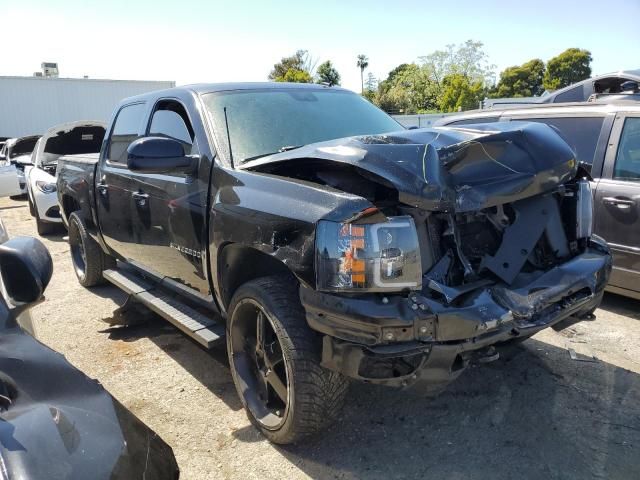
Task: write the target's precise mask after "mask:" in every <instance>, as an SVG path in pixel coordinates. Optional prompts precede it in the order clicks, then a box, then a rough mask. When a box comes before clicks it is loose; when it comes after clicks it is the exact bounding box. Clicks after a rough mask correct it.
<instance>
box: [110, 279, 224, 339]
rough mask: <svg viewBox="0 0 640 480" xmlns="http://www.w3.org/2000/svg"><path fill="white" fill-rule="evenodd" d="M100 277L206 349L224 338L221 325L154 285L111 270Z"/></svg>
mask: <svg viewBox="0 0 640 480" xmlns="http://www.w3.org/2000/svg"><path fill="white" fill-rule="evenodd" d="M102 276H103V277H104V278H105V279H106V280H108V281H109V282H111V283H113V284H114V285H115V286H116V287H118V288H119V289H121V290H124V291H125V292H126V293H128V294H129V295H131V296H132V297H133V300H135V301H138V302H140V303H142V304H143V305H145V306H146V307H148V308H149V309H150V310H153V311H154V312H155V313H157V314H158V315H160V316H161V317H163V318H165V319H166V320H168V321H169V322H171V323H172V324H173V325H174V326H175V327H177V328H179V329H180V330H182V331H183V332H184V333H186V334H187V335H189V336H190V337H191V338H193V339H194V340H195V341H196V342H198V343H199V344H200V345H202V346H204V347H206V348H211V346H212V345H213V344H214V343H215V342H217V341H218V340H220V339H222V338H224V336H225V329H224V325H223V324H221V323H218V322H216V321H215V320H213V319H211V318H209V317H208V316H207V315H203V314H202V313H200V312H198V311H196V310H194V309H193V308H191V307H190V306H188V305H186V304H184V303H183V302H181V301H180V300H178V299H177V298H175V297H174V296H172V295H169V294H167V293H165V292H163V291H161V290H159V289H156V288H155V287H156V286H157V284H155V283H152V282H149V281H147V280H144V279H142V278H140V277H139V276H138V275H136V274H135V273H133V272H128V271H125V270H116V269H111V270H105V271H104V272H102Z"/></svg>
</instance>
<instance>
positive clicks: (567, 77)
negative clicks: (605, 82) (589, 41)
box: [543, 48, 592, 90]
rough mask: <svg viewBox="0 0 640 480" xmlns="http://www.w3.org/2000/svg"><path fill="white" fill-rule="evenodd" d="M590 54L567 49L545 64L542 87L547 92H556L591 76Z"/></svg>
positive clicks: (580, 50)
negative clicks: (545, 69)
mask: <svg viewBox="0 0 640 480" xmlns="http://www.w3.org/2000/svg"><path fill="white" fill-rule="evenodd" d="M591 60H592V58H591V52H589V51H588V50H582V49H579V48H568V49H566V50H565V51H564V52H562V53H561V54H560V55H558V56H557V57H553V58H552V59H551V60H549V61H548V62H547V71H546V72H545V74H544V81H543V85H544V88H546V89H547V90H557V89H558V88H564V87H566V86H569V85H571V84H572V83H576V82H579V81H581V80H585V79H587V78H589V77H590V76H591Z"/></svg>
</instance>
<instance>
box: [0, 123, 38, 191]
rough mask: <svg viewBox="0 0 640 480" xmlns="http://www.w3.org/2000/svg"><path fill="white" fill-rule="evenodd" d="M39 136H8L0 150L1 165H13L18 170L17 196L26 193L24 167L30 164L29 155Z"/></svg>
mask: <svg viewBox="0 0 640 480" xmlns="http://www.w3.org/2000/svg"><path fill="white" fill-rule="evenodd" d="M39 138H40V135H30V136H28V137H20V138H10V139H9V140H7V141H6V142H5V144H4V146H3V147H2V151H0V161H1V162H2V165H3V166H4V165H14V166H15V168H16V170H17V171H18V182H19V184H20V192H19V193H18V194H17V196H19V195H24V194H25V193H27V186H26V179H25V169H26V167H28V166H29V165H31V156H32V153H33V150H34V148H35V145H36V142H37V141H38V139H39ZM12 196H13V195H12Z"/></svg>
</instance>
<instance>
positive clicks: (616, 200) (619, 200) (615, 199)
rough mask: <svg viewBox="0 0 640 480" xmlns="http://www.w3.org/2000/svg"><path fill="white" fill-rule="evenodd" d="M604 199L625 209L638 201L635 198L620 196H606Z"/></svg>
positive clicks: (605, 201)
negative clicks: (629, 198)
mask: <svg viewBox="0 0 640 480" xmlns="http://www.w3.org/2000/svg"><path fill="white" fill-rule="evenodd" d="M602 201H603V202H604V203H607V204H609V205H615V206H616V207H618V208H621V209H625V210H626V209H628V208H631V206H632V205H635V203H636V202H634V201H633V200H627V199H624V198H618V197H604V198H603V199H602Z"/></svg>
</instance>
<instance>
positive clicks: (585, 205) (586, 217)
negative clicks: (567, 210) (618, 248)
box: [576, 180, 593, 238]
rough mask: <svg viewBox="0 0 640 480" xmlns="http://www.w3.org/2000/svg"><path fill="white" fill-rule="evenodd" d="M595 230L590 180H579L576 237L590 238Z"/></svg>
mask: <svg viewBox="0 0 640 480" xmlns="http://www.w3.org/2000/svg"><path fill="white" fill-rule="evenodd" d="M592 231H593V196H592V195H591V185H590V184H589V181H588V180H580V181H579V182H578V200H577V205H576V238H589V237H590V236H591V234H592Z"/></svg>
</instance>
